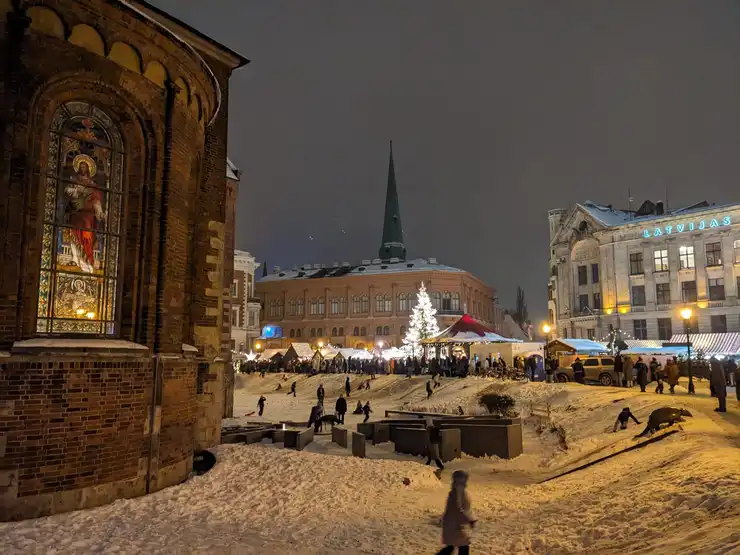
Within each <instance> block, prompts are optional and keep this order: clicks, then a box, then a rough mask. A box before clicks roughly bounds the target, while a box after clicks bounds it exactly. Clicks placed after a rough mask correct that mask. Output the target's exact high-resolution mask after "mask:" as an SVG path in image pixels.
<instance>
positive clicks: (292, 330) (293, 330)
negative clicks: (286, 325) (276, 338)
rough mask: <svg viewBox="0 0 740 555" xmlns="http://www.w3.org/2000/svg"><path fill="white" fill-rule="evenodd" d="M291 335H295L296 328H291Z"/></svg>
mask: <svg viewBox="0 0 740 555" xmlns="http://www.w3.org/2000/svg"><path fill="white" fill-rule="evenodd" d="M289 335H290V336H291V337H295V329H293V328H290V334H289Z"/></svg>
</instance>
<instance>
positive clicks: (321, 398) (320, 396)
mask: <svg viewBox="0 0 740 555" xmlns="http://www.w3.org/2000/svg"><path fill="white" fill-rule="evenodd" d="M316 399H317V400H318V401H319V404H320V405H323V404H324V384H319V387H318V388H316Z"/></svg>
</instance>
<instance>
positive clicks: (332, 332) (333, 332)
mask: <svg viewBox="0 0 740 555" xmlns="http://www.w3.org/2000/svg"><path fill="white" fill-rule="evenodd" d="M331 336H332V337H336V336H337V328H332V329H331Z"/></svg>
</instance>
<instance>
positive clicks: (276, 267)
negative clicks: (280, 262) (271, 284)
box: [272, 266, 280, 274]
mask: <svg viewBox="0 0 740 555" xmlns="http://www.w3.org/2000/svg"><path fill="white" fill-rule="evenodd" d="M272 273H273V274H277V273H280V266H273V267H272Z"/></svg>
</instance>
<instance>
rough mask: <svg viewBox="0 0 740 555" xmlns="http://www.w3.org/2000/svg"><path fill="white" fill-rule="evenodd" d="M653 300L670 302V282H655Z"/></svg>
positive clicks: (661, 302)
mask: <svg viewBox="0 0 740 555" xmlns="http://www.w3.org/2000/svg"><path fill="white" fill-rule="evenodd" d="M655 302H656V303H658V304H671V284H670V283H657V284H655Z"/></svg>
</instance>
